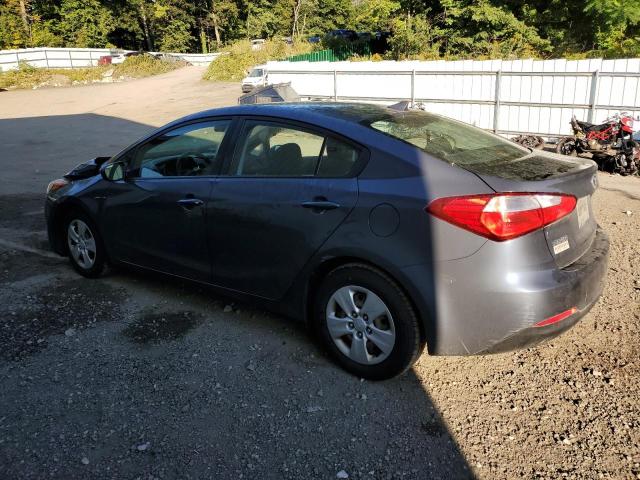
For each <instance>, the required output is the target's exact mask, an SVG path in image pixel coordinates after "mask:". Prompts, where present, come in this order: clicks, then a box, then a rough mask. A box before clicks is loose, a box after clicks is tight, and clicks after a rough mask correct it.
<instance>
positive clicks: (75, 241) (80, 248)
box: [67, 219, 96, 270]
mask: <svg viewBox="0 0 640 480" xmlns="http://www.w3.org/2000/svg"><path fill="white" fill-rule="evenodd" d="M67 243H68V245H69V253H71V256H72V257H73V259H74V260H75V261H76V263H77V264H78V265H80V267H82V268H84V269H87V270H88V269H90V268H91V267H92V266H93V264H94V263H95V261H96V240H95V238H94V237H93V233H92V232H91V229H90V228H89V226H88V225H87V224H86V223H84V222H83V221H82V220H78V219H75V220H72V221H71V222H70V223H69V228H68V229H67Z"/></svg>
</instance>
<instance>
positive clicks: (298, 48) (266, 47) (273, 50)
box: [203, 40, 313, 82]
mask: <svg viewBox="0 0 640 480" xmlns="http://www.w3.org/2000/svg"><path fill="white" fill-rule="evenodd" d="M312 50H313V47H312V45H311V44H309V43H307V42H300V43H294V44H292V45H290V44H287V43H285V42H278V41H267V42H265V43H264V44H263V45H262V48H261V49H260V50H252V49H251V42H249V41H248V40H242V41H239V42H236V43H234V44H232V45H231V46H229V48H228V49H226V51H225V52H224V53H222V55H220V56H219V57H218V58H216V59H215V60H214V61H213V62H211V63H210V64H209V68H207V71H206V72H205V74H204V76H203V78H204V79H205V80H217V81H230V82H239V81H240V80H242V79H243V78H244V77H245V76H246V74H247V72H248V71H249V70H250V69H251V67H253V66H254V65H260V64H262V63H266V62H268V61H269V60H284V59H286V58H288V57H290V56H292V55H298V54H301V53H309V52H311V51H312Z"/></svg>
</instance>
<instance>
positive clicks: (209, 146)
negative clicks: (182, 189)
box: [130, 120, 231, 178]
mask: <svg viewBox="0 0 640 480" xmlns="http://www.w3.org/2000/svg"><path fill="white" fill-rule="evenodd" d="M230 124H231V120H215V121H209V122H202V123H195V124H191V125H186V126H184V127H179V128H176V129H174V130H170V131H168V132H165V133H163V134H161V135H159V136H157V137H154V138H153V139H151V140H150V141H149V142H147V143H145V144H143V145H142V146H140V147H139V148H138V149H137V151H136V154H135V157H134V159H133V162H132V165H131V166H130V170H131V171H132V173H133V176H135V177H140V178H157V177H194V176H203V175H213V174H215V173H216V172H217V169H218V166H219V165H220V162H221V160H222V159H221V158H220V156H219V150H220V146H221V145H222V140H223V139H224V136H225V133H226V132H227V130H228V128H229V125H230Z"/></svg>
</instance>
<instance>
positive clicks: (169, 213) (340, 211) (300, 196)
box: [46, 103, 609, 379]
mask: <svg viewBox="0 0 640 480" xmlns="http://www.w3.org/2000/svg"><path fill="white" fill-rule="evenodd" d="M596 187H597V177H596V165H595V163H593V162H591V161H589V160H583V159H577V158H568V157H560V156H556V155H553V154H546V153H543V152H540V151H530V150H527V149H525V148H523V147H520V146H518V145H516V144H514V143H511V142H508V141H506V140H504V139H502V138H500V137H498V136H495V135H492V134H489V133H487V132H485V131H482V130H480V129H477V128H475V127H471V126H469V125H466V124H463V123H459V122H456V121H453V120H450V119H446V118H443V117H440V116H437V115H432V114H429V113H426V112H414V111H408V112H399V111H394V110H391V109H388V108H385V107H382V106H374V105H364V104H340V103H335V104H331V103H300V104H278V105H252V106H236V107H230V108H224V109H218V110H209V111H205V112H202V113H198V114H195V115H191V116H189V117H186V118H182V119H180V120H177V121H175V122H173V123H171V124H169V125H166V126H165V127H162V128H160V129H159V130H157V131H155V132H153V133H152V134H151V135H149V136H147V137H145V138H143V139H141V140H140V141H138V142H136V143H135V144H134V145H132V146H130V147H129V148H127V149H125V150H124V151H123V152H121V153H119V154H117V155H115V156H113V157H111V158H97V159H94V160H92V161H90V162H87V163H86V164H83V165H80V166H78V167H77V168H76V169H74V170H73V171H71V172H69V173H68V174H67V175H66V176H65V177H64V178H61V179H58V180H55V181H53V182H51V184H50V185H49V188H48V193H47V203H46V214H47V222H48V230H49V237H50V242H51V245H52V247H53V249H54V250H55V251H56V252H58V253H60V254H61V255H68V256H69V259H70V262H71V264H72V266H73V267H74V268H75V269H76V270H77V271H78V272H79V273H80V274H82V275H84V276H86V277H96V276H98V275H100V274H101V272H102V270H103V267H104V265H105V263H106V262H111V263H113V264H118V265H123V266H127V265H128V266H133V267H136V268H144V269H148V270H152V271H155V272H158V273H161V274H168V275H172V276H175V277H181V278H186V279H190V280H193V281H195V282H200V283H204V284H207V285H210V286H211V287H212V288H213V289H216V290H217V291H219V292H222V293H223V294H225V295H229V296H234V297H238V298H241V299H243V300H245V301H252V302H255V303H258V304H260V305H262V306H264V307H266V308H269V309H272V310H275V311H278V312H281V313H283V314H285V315H288V316H290V317H293V318H296V319H300V320H303V321H305V322H307V323H308V324H309V325H310V327H311V329H312V330H313V331H314V332H315V333H316V334H317V336H318V338H319V339H320V341H321V342H322V343H323V344H324V346H325V347H326V348H327V350H328V351H329V352H330V354H331V355H332V356H333V358H335V360H336V361H337V362H338V363H339V364H340V365H342V366H343V367H344V368H346V369H347V370H349V371H350V372H352V373H354V374H356V375H359V376H361V377H365V378H371V379H383V378H389V377H392V376H394V375H398V374H400V373H402V372H404V371H405V370H407V369H408V368H410V367H411V365H412V364H413V362H415V361H416V359H417V358H418V357H419V355H420V354H421V353H422V352H423V350H424V348H425V347H426V348H427V349H428V352H429V353H430V354H434V355H467V354H484V353H490V352H500V351H505V350H509V349H514V348H519V347H524V346H527V345H532V344H534V343H536V342H539V341H540V340H542V339H544V338H548V337H550V336H553V335H557V334H558V333H560V332H562V331H564V330H566V329H567V328H569V327H570V326H571V325H573V324H575V323H576V322H577V321H578V320H579V319H580V318H581V317H582V316H584V315H585V314H586V312H587V311H589V309H590V308H591V307H592V306H593V304H594V303H595V302H596V300H597V299H598V297H599V295H600V293H601V291H602V288H603V281H604V276H605V272H606V264H607V257H608V248H609V244H608V240H607V237H606V236H605V234H604V233H603V232H602V231H601V230H600V229H599V228H598V225H597V223H596V220H595V218H594V215H593V210H592V207H591V196H592V194H593V192H594V190H595V189H596Z"/></svg>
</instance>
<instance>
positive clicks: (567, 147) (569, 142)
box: [556, 137, 578, 157]
mask: <svg viewBox="0 0 640 480" xmlns="http://www.w3.org/2000/svg"><path fill="white" fill-rule="evenodd" d="M556 153H559V154H561V155H569V156H571V157H575V156H577V155H578V151H577V149H576V139H575V138H573V137H564V138H561V139H560V141H559V142H558V144H557V145H556Z"/></svg>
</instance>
